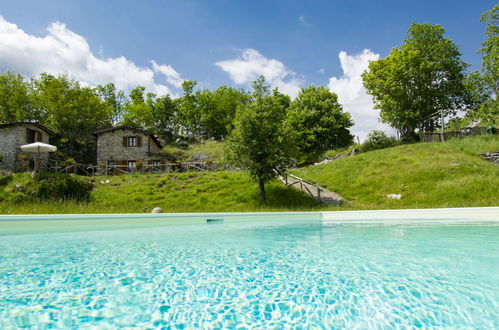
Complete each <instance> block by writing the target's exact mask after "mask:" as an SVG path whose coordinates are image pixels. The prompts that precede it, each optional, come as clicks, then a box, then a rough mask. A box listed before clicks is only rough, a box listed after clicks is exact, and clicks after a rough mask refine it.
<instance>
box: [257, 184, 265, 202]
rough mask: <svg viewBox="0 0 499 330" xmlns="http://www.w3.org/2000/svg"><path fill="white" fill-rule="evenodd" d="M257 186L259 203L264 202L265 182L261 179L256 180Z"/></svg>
mask: <svg viewBox="0 0 499 330" xmlns="http://www.w3.org/2000/svg"><path fill="white" fill-rule="evenodd" d="M258 186H259V187H260V202H265V200H266V198H265V182H263V180H262V179H258Z"/></svg>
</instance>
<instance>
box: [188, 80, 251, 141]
mask: <svg viewBox="0 0 499 330" xmlns="http://www.w3.org/2000/svg"><path fill="white" fill-rule="evenodd" d="M248 99H249V96H248V95H247V94H246V93H245V92H244V91H243V90H238V89H235V88H232V87H227V86H220V87H218V88H217V89H215V90H214V91H209V90H208V89H205V90H203V91H201V92H197V101H198V105H199V108H200V113H201V126H202V130H203V135H204V137H205V138H213V139H215V140H222V139H224V138H225V137H227V135H228V134H229V132H230V131H231V130H232V127H233V122H234V117H235V114H236V109H237V107H238V106H239V105H243V104H245V103H246V102H247V100H248Z"/></svg>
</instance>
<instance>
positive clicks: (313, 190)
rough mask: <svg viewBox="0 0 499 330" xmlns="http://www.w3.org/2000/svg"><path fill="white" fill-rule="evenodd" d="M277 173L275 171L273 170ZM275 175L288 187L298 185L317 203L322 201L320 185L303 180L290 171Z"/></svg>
mask: <svg viewBox="0 0 499 330" xmlns="http://www.w3.org/2000/svg"><path fill="white" fill-rule="evenodd" d="M275 173H277V171H275ZM277 177H278V178H279V179H280V180H281V181H282V182H283V183H284V184H285V185H286V186H288V187H291V186H295V187H297V188H298V187H300V190H301V191H304V192H306V193H308V194H309V195H310V197H312V198H313V199H315V200H316V201H317V202H318V203H320V202H322V199H321V193H322V192H323V191H324V189H323V188H322V187H321V186H318V185H316V184H315V183H312V182H310V181H307V180H304V179H302V178H300V177H297V176H296V175H293V174H290V173H284V174H283V175H280V174H277Z"/></svg>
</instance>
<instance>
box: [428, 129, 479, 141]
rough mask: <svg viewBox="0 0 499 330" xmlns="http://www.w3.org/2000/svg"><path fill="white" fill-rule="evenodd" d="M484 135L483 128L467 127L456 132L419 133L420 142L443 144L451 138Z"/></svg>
mask: <svg viewBox="0 0 499 330" xmlns="http://www.w3.org/2000/svg"><path fill="white" fill-rule="evenodd" d="M484 134H486V128H485V127H469V128H465V129H461V130H457V131H450V132H444V134H442V133H436V132H430V133H427V132H423V133H421V142H443V141H447V140H448V139H452V138H463V137H466V136H475V135H484Z"/></svg>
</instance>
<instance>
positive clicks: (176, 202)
mask: <svg viewBox="0 0 499 330" xmlns="http://www.w3.org/2000/svg"><path fill="white" fill-rule="evenodd" d="M29 180H30V176H29V174H27V173H23V174H16V175H14V177H13V178H12V179H11V180H3V185H2V181H0V214H49V213H143V212H151V210H152V209H153V208H154V207H161V208H162V209H163V211H164V212H238V211H304V210H320V207H321V206H320V205H318V204H317V203H316V202H315V201H314V200H313V199H311V198H310V197H308V196H307V195H305V194H303V193H301V192H299V191H296V190H294V189H292V188H289V187H285V186H283V185H281V184H280V183H278V182H277V181H274V182H272V183H270V184H269V185H268V186H267V192H268V201H267V203H265V204H260V203H259V201H258V198H259V197H258V185H257V184H256V183H254V182H252V181H251V180H250V178H249V176H248V175H247V174H246V173H244V172H203V173H176V174H163V175H154V174H151V175H142V174H135V175H122V176H114V177H95V178H89V180H92V181H94V190H93V191H92V194H91V200H90V201H89V202H84V203H77V202H71V201H64V202H60V201H51V202H50V201H43V202H40V201H37V200H30V199H26V198H24V199H21V200H19V198H18V201H13V200H11V199H10V200H9V192H12V191H15V190H16V189H15V187H16V185H17V186H18V187H19V185H21V186H28V184H29V183H28V182H29ZM107 180H109V183H106V181H107ZM101 182H103V183H101ZM2 190H3V192H2ZM12 194H13V193H10V195H12ZM2 199H4V200H3V201H1V200H2Z"/></svg>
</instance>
